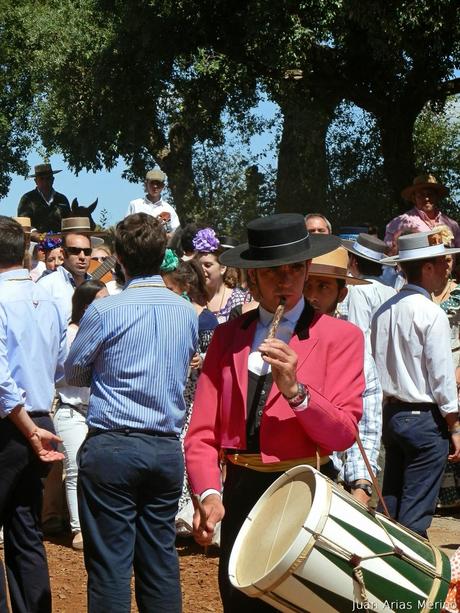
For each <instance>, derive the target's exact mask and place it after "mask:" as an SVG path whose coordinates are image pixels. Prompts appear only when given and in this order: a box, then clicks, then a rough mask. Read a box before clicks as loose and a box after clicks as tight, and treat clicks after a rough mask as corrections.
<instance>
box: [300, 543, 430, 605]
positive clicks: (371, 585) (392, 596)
mask: <svg viewBox="0 0 460 613" xmlns="http://www.w3.org/2000/svg"><path fill="white" fill-rule="evenodd" d="M321 554H322V555H324V557H326V558H327V559H328V560H329V561H330V562H332V564H335V566H337V567H338V568H339V569H340V570H342V571H343V572H344V573H346V574H347V575H349V577H350V579H352V570H353V569H352V567H351V565H350V564H349V563H348V562H347V561H346V560H344V559H343V558H339V557H338V556H337V555H335V554H333V553H331V552H329V551H326V550H324V549H321ZM361 570H362V572H363V578H364V584H365V586H366V591H367V592H368V594H369V595H372V596H374V598H376V599H378V600H380V601H382V602H384V603H385V604H386V606H387V608H388V611H392V610H394V611H402V610H406V611H414V612H417V611H422V610H423V603H424V598H422V597H421V596H420V595H419V594H415V593H414V592H411V591H410V590H406V589H405V588H403V587H401V586H400V585H397V584H396V583H394V581H388V579H385V577H382V575H376V574H375V573H373V572H372V571H370V570H367V569H366V568H363V567H361ZM296 577H297V575H296ZM297 578H298V577H297ZM313 591H315V590H313ZM371 599H372V597H371ZM433 600H434V603H436V604H434V603H430V605H431V606H432V608H434V610H438V611H439V610H441V605H440V604H437V599H433ZM337 610H338V611H349V610H350V609H337Z"/></svg>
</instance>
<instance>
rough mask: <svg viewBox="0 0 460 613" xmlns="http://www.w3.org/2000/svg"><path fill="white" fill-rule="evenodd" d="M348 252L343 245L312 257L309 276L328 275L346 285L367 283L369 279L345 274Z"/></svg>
mask: <svg viewBox="0 0 460 613" xmlns="http://www.w3.org/2000/svg"><path fill="white" fill-rule="evenodd" d="M347 269H348V252H347V250H346V249H345V247H337V249H334V251H330V252H329V253H326V254H325V255H320V256H319V257H317V258H313V260H312V262H311V264H310V269H309V271H308V276H309V277H315V276H316V277H328V278H330V279H343V281H345V283H346V284H347V285H369V284H370V281H366V280H365V279H358V277H352V276H351V275H349V274H347Z"/></svg>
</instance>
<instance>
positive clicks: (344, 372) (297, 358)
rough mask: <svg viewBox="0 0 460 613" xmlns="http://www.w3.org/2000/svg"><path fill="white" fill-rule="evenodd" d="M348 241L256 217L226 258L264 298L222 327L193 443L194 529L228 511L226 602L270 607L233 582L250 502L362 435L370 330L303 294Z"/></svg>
mask: <svg viewBox="0 0 460 613" xmlns="http://www.w3.org/2000/svg"><path fill="white" fill-rule="evenodd" d="M338 245H339V241H338V239H337V238H336V237H333V236H321V237H317V236H309V235H308V232H307V230H306V228H305V223H304V220H303V217H302V216H301V215H296V214H281V215H273V216H270V217H265V218H261V219H256V220H254V221H252V222H250V223H249V224H248V242H247V243H245V244H243V245H240V246H239V247H236V248H234V249H232V250H229V251H228V252H226V253H224V254H223V255H222V256H221V262H222V264H225V265H229V266H236V267H239V268H245V269H247V270H248V275H249V278H250V282H251V285H252V286H253V287H255V288H256V293H257V298H258V300H259V302H260V306H259V308H258V309H257V310H253V311H250V312H249V313H246V314H244V315H242V316H241V317H239V318H237V319H234V320H232V321H229V322H228V323H226V324H223V325H221V326H219V327H218V328H217V329H216V331H215V333H214V337H213V340H212V342H211V345H210V347H209V349H208V353H207V356H206V359H205V362H204V365H203V370H202V374H201V375H200V380H199V382H198V387H197V391H196V396H195V402H194V410H193V415H192V420H191V424H190V428H189V431H188V434H187V437H186V441H185V448H186V462H187V470H188V475H189V479H190V483H191V486H192V489H193V491H194V493H195V494H196V495H197V496H199V497H200V500H201V504H200V506H201V517H200V513H199V511H198V510H197V511H196V513H195V518H194V536H195V539H196V540H197V541H198V542H199V543H201V544H203V545H207V544H209V543H210V542H211V540H212V536H213V532H214V528H215V525H216V524H217V523H218V522H219V521H220V520H222V518H223V522H222V532H221V558H220V568H219V586H220V592H221V597H222V601H223V604H224V611H226V612H228V611H238V613H243V612H245V611H248V612H249V611H250V612H251V613H254V612H257V611H269V610H270V611H271V610H272V608H271V607H270V606H269V605H267V604H266V603H264V602H262V601H261V600H254V599H252V598H249V597H247V596H246V595H244V594H243V593H241V592H239V591H238V590H236V589H234V588H232V586H231V585H230V582H229V580H228V574H227V567H228V560H229V557H230V553H231V549H232V546H233V542H234V540H235V538H236V536H237V534H238V531H239V529H240V527H241V525H242V523H243V522H244V520H245V518H246V516H247V514H248V513H249V511H250V509H251V508H252V507H253V505H254V504H255V503H256V502H257V500H258V499H259V497H260V496H261V495H262V494H263V493H264V491H265V490H266V489H267V488H268V487H269V486H270V485H271V483H273V481H274V480H275V479H276V478H278V477H279V476H280V474H281V473H283V472H284V471H286V470H287V469H289V468H291V467H293V466H296V465H298V464H306V463H308V464H311V465H317V463H318V464H321V469H322V471H323V472H325V473H326V474H328V472H329V471H330V470H331V468H332V467H331V463H330V461H329V457H328V456H329V454H330V453H331V452H332V451H333V450H343V449H346V448H348V447H349V446H350V445H351V444H352V443H353V441H354V440H355V431H356V427H357V423H358V421H359V419H360V417H361V413H362V392H363V390H364V375H363V360H364V337H363V334H362V332H361V331H360V330H359V329H358V328H356V326H353V325H352V324H349V323H348V322H344V321H339V320H333V319H332V318H330V317H326V316H323V315H321V314H318V313H315V311H314V310H313V308H312V307H311V306H310V305H309V304H308V303H307V302H306V301H305V300H304V298H303V289H304V284H305V281H306V278H307V273H308V268H309V265H310V261H311V258H313V257H317V256H319V255H322V254H324V253H327V252H329V251H332V250H333V249H335V248H336V247H337V246H338ZM283 300H284V302H285V305H284V307H285V310H284V316H283V317H282V319H281V322H280V325H279V327H278V329H277V331H276V333H275V337H274V338H267V337H269V328H270V324H271V323H272V320H273V317H274V313H275V312H276V310H277V308H278V306H279V304H280V302H283ZM222 452H224V453H225V456H226V463H227V472H226V479H225V485H224V489H223V497H221V490H222V487H221V471H220V466H219V459H220V457H221V454H222ZM224 515H225V517H224ZM204 517H206V520H204Z"/></svg>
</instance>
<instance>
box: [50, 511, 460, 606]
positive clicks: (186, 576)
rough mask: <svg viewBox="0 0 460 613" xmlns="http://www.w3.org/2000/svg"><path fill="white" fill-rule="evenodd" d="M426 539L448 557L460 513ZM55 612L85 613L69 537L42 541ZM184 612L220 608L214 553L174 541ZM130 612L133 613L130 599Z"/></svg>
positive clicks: (441, 520)
mask: <svg viewBox="0 0 460 613" xmlns="http://www.w3.org/2000/svg"><path fill="white" fill-rule="evenodd" d="M430 539H431V541H432V542H433V543H435V544H436V545H438V546H440V547H441V548H442V549H443V550H444V551H445V552H446V553H447V554H448V555H452V553H453V552H454V551H455V550H456V549H457V547H458V546H459V545H460V514H456V515H454V516H443V517H435V519H434V521H433V524H432V527H431V528H430ZM46 549H47V552H48V562H49V566H50V575H51V586H52V590H53V611H54V612H55V613H84V611H86V573H85V569H84V566H83V554H82V553H80V552H77V551H74V550H73V549H72V548H71V547H70V537H69V538H61V539H58V538H56V539H54V538H53V539H51V540H47V541H46ZM177 549H178V552H179V559H180V569H181V580H182V594H183V606H184V613H201V612H206V611H211V612H213V613H220V612H221V611H222V607H221V604H220V600H219V592H218V587H217V564H218V550H216V549H210V550H209V551H208V552H207V554H206V555H205V554H204V552H203V549H202V548H201V547H198V546H197V545H195V544H194V543H193V542H192V541H188V540H183V541H180V542H178V548H177ZM132 611H133V612H135V611H137V608H136V605H135V602H134V600H133V606H132Z"/></svg>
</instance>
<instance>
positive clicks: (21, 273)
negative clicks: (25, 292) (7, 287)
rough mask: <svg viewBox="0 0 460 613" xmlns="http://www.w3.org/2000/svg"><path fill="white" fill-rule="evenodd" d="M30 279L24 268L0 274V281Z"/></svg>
mask: <svg viewBox="0 0 460 613" xmlns="http://www.w3.org/2000/svg"><path fill="white" fill-rule="evenodd" d="M30 278H31V277H30V273H29V271H28V270H27V269H26V268H15V269H14V270H8V271H7V272H2V273H0V281H11V280H16V279H17V280H21V281H24V280H27V279H30Z"/></svg>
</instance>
